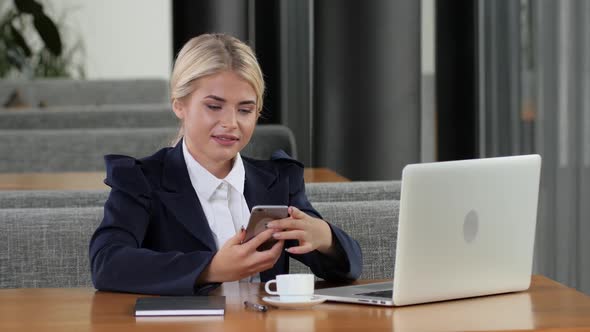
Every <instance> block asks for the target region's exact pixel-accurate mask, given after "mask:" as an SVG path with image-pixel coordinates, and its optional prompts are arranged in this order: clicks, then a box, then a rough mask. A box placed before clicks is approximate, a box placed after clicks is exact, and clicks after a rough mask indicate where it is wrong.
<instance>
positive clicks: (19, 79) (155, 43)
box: [0, 0, 590, 294]
mask: <svg viewBox="0 0 590 332" xmlns="http://www.w3.org/2000/svg"><path fill="white" fill-rule="evenodd" d="M589 16H590V1H583V0H560V1H551V0H536V1H533V0H498V1H485V0H421V1H416V0H393V1H392V0H366V1H350V0H199V1H188V0H175V1H161V0H127V1H115V0H104V1H100V2H90V1H83V0H61V1H43V0H37V1H33V0H5V1H2V2H0V76H1V80H0V103H1V106H0V150H1V151H0V152H1V153H2V156H3V157H2V163H1V164H0V172H4V173H19V172H27V171H30V172H55V171H60V170H67V171H82V170H86V168H85V167H87V166H84V165H86V164H85V163H87V162H88V159H89V158H87V157H85V158H84V159H85V160H81V161H76V156H81V155H83V154H84V153H86V152H87V151H88V150H92V151H97V153H98V154H101V155H102V154H104V153H109V152H115V151H113V150H117V152H121V153H126V154H131V155H134V156H136V157H142V156H145V155H147V154H148V151H151V152H153V151H155V150H156V148H157V146H164V145H166V144H169V142H170V138H171V137H172V136H174V133H175V127H176V125H177V124H176V120H175V119H174V116H173V115H172V113H171V111H170V105H169V101H168V100H169V97H168V87H167V80H168V78H169V75H170V72H171V68H172V65H173V61H174V58H175V55H176V53H177V52H178V50H179V49H180V47H181V46H182V45H183V44H184V43H185V42H186V41H187V40H188V39H190V38H191V37H193V36H196V35H199V34H201V33H206V32H225V33H230V34H232V35H234V36H236V37H238V38H241V39H242V40H244V41H247V42H248V43H249V44H250V45H251V46H252V47H253V48H254V50H255V52H256V53H257V56H258V58H259V60H260V63H261V65H262V69H263V72H264V74H265V79H266V83H267V86H268V91H267V95H266V99H265V109H264V116H263V118H262V119H261V124H279V125H283V126H286V127H288V128H289V129H290V130H291V131H292V134H293V137H294V141H295V142H296V149H295V150H294V151H293V154H294V155H296V156H297V158H298V159H300V160H301V161H302V162H304V163H305V164H306V166H308V167H325V168H329V169H331V170H333V171H335V172H337V173H338V174H340V175H342V176H344V177H347V178H348V179H350V180H353V181H359V180H363V181H367V180H397V179H400V177H401V170H402V168H403V167H404V166H405V165H406V164H409V163H417V162H429V161H445V160H457V159H469V158H480V157H494V156H506V155H517V154H528V153H538V154H541V156H542V157H543V169H542V180H541V193H540V198H539V212H538V213H539V215H538V227H537V238H536V252H535V262H534V269H535V273H540V274H544V275H547V276H549V277H551V278H554V279H556V280H557V281H560V282H562V283H565V284H566V285H569V286H572V287H575V288H577V289H579V290H581V291H583V292H585V293H587V294H590V241H588V240H587V239H586V237H587V236H590V223H589V220H590V208H589V204H588V202H590V172H589V169H590V20H589V19H588V17H589ZM74 119H75V121H74ZM74 122H75V123H74ZM132 135H135V136H132ZM133 139H135V141H133ZM111 141H112V144H113V145H109V144H110V143H108V142H111ZM80 142H84V143H83V144H82V143H80ZM101 149H105V150H101ZM118 149H121V151H119V150H118ZM125 149H127V150H125ZM64 150H67V151H66V152H68V153H70V154H69V155H66V156H65V157H61V158H60V159H61V160H68V163H67V164H66V165H58V161H53V160H52V159H51V156H54V155H56V153H65V152H64ZM56 151H58V152H56ZM103 152H104V153H103ZM31 156H33V157H34V158H33V157H31ZM35 158H36V159H35ZM96 159H97V160H96V162H94V164H93V165H92V166H88V169H93V170H96V168H98V169H100V167H102V160H101V159H100V158H96ZM97 164H98V166H94V165H97ZM93 167H94V168H93ZM584 202H586V203H584ZM507 231H509V230H507Z"/></svg>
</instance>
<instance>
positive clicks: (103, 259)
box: [89, 155, 218, 295]
mask: <svg viewBox="0 0 590 332" xmlns="http://www.w3.org/2000/svg"><path fill="white" fill-rule="evenodd" d="M105 161H106V165H107V177H106V180H105V183H106V184H107V185H109V186H110V187H111V188H112V189H111V193H110V195H109V198H108V199H107V201H106V203H105V208H104V218H103V220H102V223H101V224H100V225H99V227H98V228H97V230H96V231H95V233H94V234H93V236H92V238H91V240H90V248H89V255H90V265H91V273H92V281H93V283H94V286H95V287H96V288H97V289H99V290H108V291H120V292H132V293H143V294H160V295H190V294H204V293H207V292H208V291H210V290H211V289H213V288H215V287H216V286H218V284H207V285H201V286H198V287H196V286H195V281H196V280H197V278H198V276H199V275H200V273H201V272H202V271H203V270H204V269H205V268H206V267H207V265H208V264H209V263H210V261H211V259H212V258H213V255H214V253H213V252H209V251H196V252H189V253H183V252H157V251H153V250H150V249H147V248H142V243H143V240H144V237H145V235H146V231H147V229H148V225H149V222H150V218H152V217H153V216H152V215H151V212H150V211H151V195H150V192H151V187H150V185H149V183H148V180H147V179H146V177H145V175H144V172H143V171H142V169H141V162H140V161H138V160H136V159H134V158H131V157H125V156H114V155H111V156H106V157H105Z"/></svg>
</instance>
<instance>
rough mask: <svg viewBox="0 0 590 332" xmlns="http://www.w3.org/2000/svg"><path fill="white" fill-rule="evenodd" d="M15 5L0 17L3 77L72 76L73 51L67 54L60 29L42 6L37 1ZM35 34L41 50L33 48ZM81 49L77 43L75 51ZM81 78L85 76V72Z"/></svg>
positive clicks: (18, 1) (0, 73) (17, 0)
mask: <svg viewBox="0 0 590 332" xmlns="http://www.w3.org/2000/svg"><path fill="white" fill-rule="evenodd" d="M13 3H14V8H8V10H6V12H5V13H4V14H3V15H2V16H0V77H6V76H9V75H11V74H14V72H17V73H20V74H21V75H22V76H25V77H27V78H32V77H70V76H72V75H71V74H70V72H69V69H70V68H69V67H70V66H71V65H72V64H71V60H72V56H73V54H72V53H73V50H69V51H68V52H64V48H63V44H62V39H61V36H60V32H59V29H58V26H57V25H56V24H55V23H54V21H53V20H52V19H51V18H50V17H49V16H48V15H47V14H46V13H45V11H44V10H43V5H42V4H41V3H39V2H37V1H36V0H13ZM31 23H32V24H31ZM31 25H32V26H33V27H34V32H33V31H31V30H32V29H31ZM34 34H36V35H38V37H39V38H40V40H41V41H42V44H43V45H42V46H41V47H40V48H39V47H38V48H34V47H33V43H32V42H31V41H30V39H34V38H35V37H36V36H34ZM27 37H28V38H27ZM27 39H29V41H28V40H27ZM80 46H81V45H80V43H78V44H77V45H76V48H80ZM78 70H79V68H78ZM79 74H80V76H83V72H82V73H79Z"/></svg>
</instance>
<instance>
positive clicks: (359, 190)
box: [0, 181, 401, 209]
mask: <svg viewBox="0 0 590 332" xmlns="http://www.w3.org/2000/svg"><path fill="white" fill-rule="evenodd" d="M400 190H401V182H400V181H355V182H327V183H308V184H306V194H307V198H308V199H309V201H310V202H312V203H318V202H348V201H381V200H399V196H400ZM108 195H109V191H108V190H79V191H76V190H72V191H60V190H5V191H0V209H26V208H36V209H39V208H47V207H51V208H85V207H102V206H103V205H104V202H105V201H106V199H107V197H108Z"/></svg>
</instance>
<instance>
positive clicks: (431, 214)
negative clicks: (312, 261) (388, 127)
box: [316, 155, 541, 306]
mask: <svg viewBox="0 0 590 332" xmlns="http://www.w3.org/2000/svg"><path fill="white" fill-rule="evenodd" d="M540 168H541V157H540V156H539V155H527V156H514V157H500V158H487V159H474V160H462V161H451V162H438V163H425V164H412V165H408V166H406V167H405V168H404V170H403V172H402V188H401V198H400V215H399V227H398V235H397V237H398V238H397V248H396V261H395V270H394V282H393V283H392V282H386V283H379V284H371V285H353V286H345V287H334V288H329V289H319V290H316V294H317V295H319V296H324V297H326V298H328V300H332V301H340V302H351V303H365V304H374V305H385V306H391V305H408V304H416V303H424V302H434V301H441V300H449V299H456V298H464V297H473V296H479V295H487V294H495V293H504V292H511V291H519V290H524V289H527V288H528V287H529V285H530V280H531V272H532V259H533V244H534V235H535V225H536V215H537V200H538V191H539V179H540ZM392 242H393V241H392ZM392 264H393V262H392ZM392 288H393V292H391V290H392ZM388 291H389V292H388Z"/></svg>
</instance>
